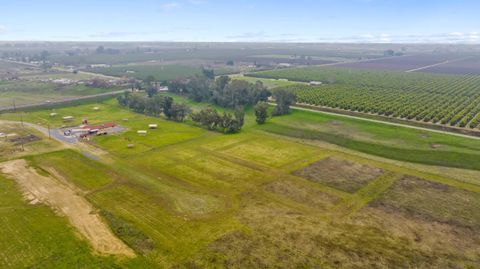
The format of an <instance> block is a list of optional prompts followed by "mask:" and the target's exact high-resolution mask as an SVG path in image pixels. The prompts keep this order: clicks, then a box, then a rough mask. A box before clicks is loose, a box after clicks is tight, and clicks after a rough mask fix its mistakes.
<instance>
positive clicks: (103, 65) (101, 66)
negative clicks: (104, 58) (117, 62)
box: [90, 64, 110, 68]
mask: <svg viewBox="0 0 480 269" xmlns="http://www.w3.org/2000/svg"><path fill="white" fill-rule="evenodd" d="M108 67H110V65H109V64H91V65H90V68H108Z"/></svg>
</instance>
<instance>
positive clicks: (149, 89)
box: [147, 86, 158, 98]
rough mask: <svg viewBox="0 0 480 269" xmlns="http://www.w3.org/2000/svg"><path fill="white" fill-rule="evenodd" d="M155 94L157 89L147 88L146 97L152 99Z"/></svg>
mask: <svg viewBox="0 0 480 269" xmlns="http://www.w3.org/2000/svg"><path fill="white" fill-rule="evenodd" d="M157 93H158V89H157V88H155V87H152V86H150V87H148V88H147V95H148V97H150V98H152V97H153V96H155V95H156V94H157Z"/></svg>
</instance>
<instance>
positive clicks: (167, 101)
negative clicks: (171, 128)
mask: <svg viewBox="0 0 480 269" xmlns="http://www.w3.org/2000/svg"><path fill="white" fill-rule="evenodd" d="M172 105H173V98H172V97H170V96H165V98H164V99H163V114H165V116H166V117H167V118H168V119H171V118H172V117H173V116H174V115H173V111H172Z"/></svg>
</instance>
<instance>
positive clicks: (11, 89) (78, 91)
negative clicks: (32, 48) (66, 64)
mask: <svg viewBox="0 0 480 269" xmlns="http://www.w3.org/2000/svg"><path fill="white" fill-rule="evenodd" d="M113 90H118V88H114V89H101V88H91V87H87V86H84V85H57V84H53V83H48V82H39V81H0V107H11V106H13V102H15V104H16V105H25V104H36V103H45V102H48V101H54V100H60V99H64V98H70V97H78V96H86V95H92V94H99V93H105V92H109V91H113Z"/></svg>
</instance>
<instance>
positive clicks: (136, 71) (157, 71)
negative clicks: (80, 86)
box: [90, 65, 201, 80]
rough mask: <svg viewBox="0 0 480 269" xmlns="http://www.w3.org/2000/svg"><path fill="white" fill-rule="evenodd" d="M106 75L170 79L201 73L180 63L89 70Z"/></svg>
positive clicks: (197, 69) (198, 69)
mask: <svg viewBox="0 0 480 269" xmlns="http://www.w3.org/2000/svg"><path fill="white" fill-rule="evenodd" d="M90 71H92V72H95V73H100V74H104V75H108V76H118V77H122V76H125V77H135V78H138V79H145V78H146V77H148V76H154V77H155V79H157V80H172V79H176V78H180V77H189V76H194V75H199V74H201V70H200V68H198V67H193V66H182V65H124V66H112V67H107V68H95V69H92V70H90Z"/></svg>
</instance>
